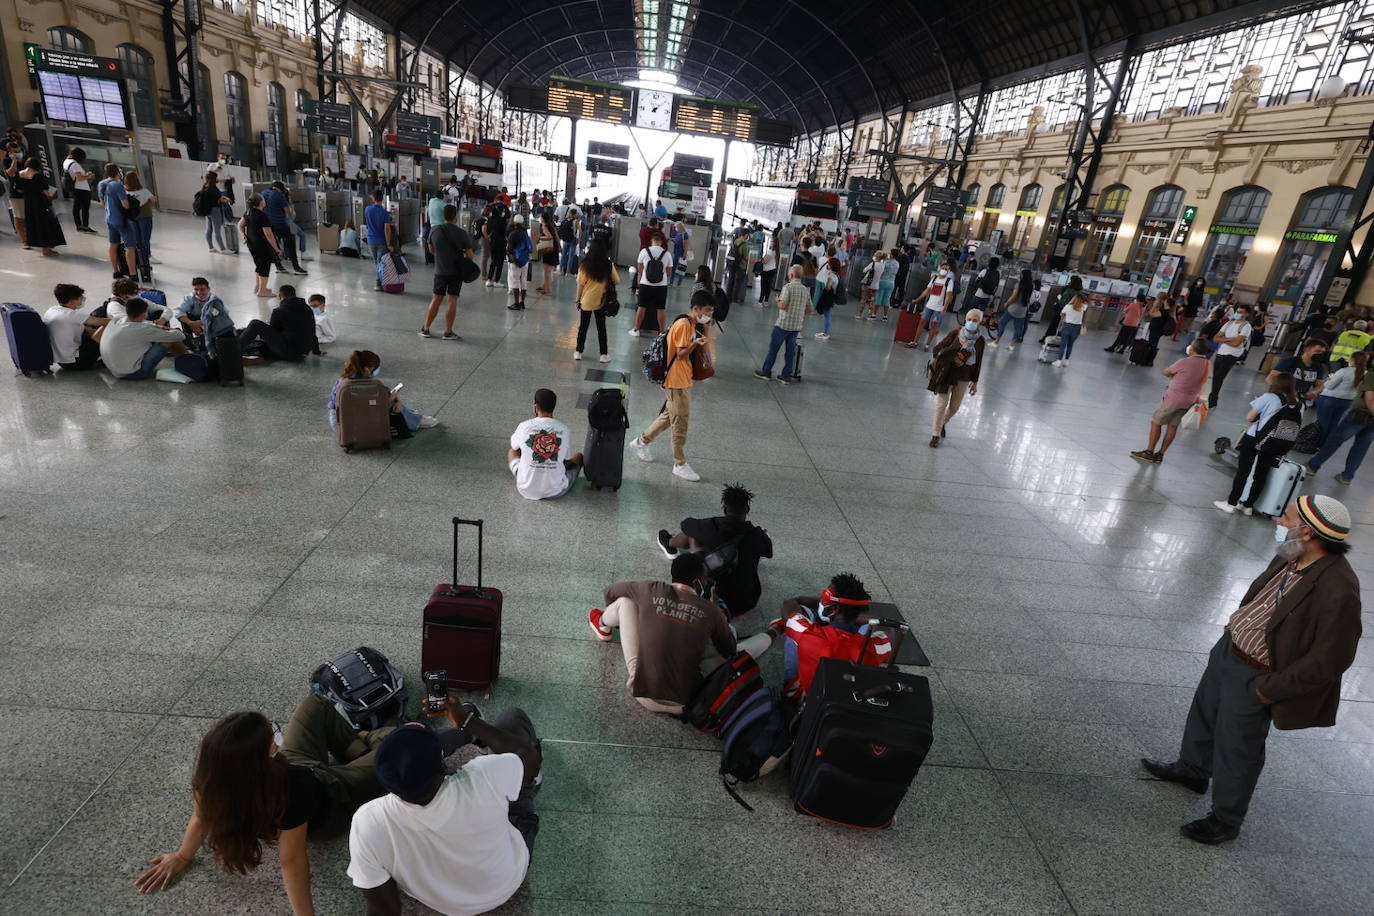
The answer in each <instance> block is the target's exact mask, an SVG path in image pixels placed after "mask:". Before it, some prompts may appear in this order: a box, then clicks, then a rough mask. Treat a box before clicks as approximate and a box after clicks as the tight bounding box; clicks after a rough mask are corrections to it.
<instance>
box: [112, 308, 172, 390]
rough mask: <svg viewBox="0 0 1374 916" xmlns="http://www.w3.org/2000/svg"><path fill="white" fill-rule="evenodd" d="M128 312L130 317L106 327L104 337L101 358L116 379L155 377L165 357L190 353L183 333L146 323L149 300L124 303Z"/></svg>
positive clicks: (132, 379)
mask: <svg viewBox="0 0 1374 916" xmlns="http://www.w3.org/2000/svg"><path fill="white" fill-rule="evenodd" d="M124 309H125V313H126V314H127V316H128V317H126V318H120V319H118V320H116V321H112V322H110V323H109V324H107V325H105V332H104V333H103V334H101V335H100V359H101V361H102V362H104V363H105V368H106V369H109V370H110V372H112V373H113V374H114V377H115V378H122V379H127V380H129V381H134V380H137V379H145V378H152V377H153V375H154V374H155V373H156V372H157V364H158V363H160V362H162V360H163V359H164V358H165V357H168V356H181V355H182V354H183V353H185V352H186V344H184V343H182V333H181V331H180V330H169V329H167V328H161V327H158V326H157V325H155V324H153V323H152V322H151V321H147V320H146V318H147V312H148V300H146V299H140V298H139V297H138V296H135V297H134V298H132V299H130V300H129V301H127V302H125V303H124Z"/></svg>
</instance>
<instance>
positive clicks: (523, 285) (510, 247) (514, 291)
mask: <svg viewBox="0 0 1374 916" xmlns="http://www.w3.org/2000/svg"><path fill="white" fill-rule="evenodd" d="M505 241H506V244H505V246H504V247H503V251H504V252H505V253H506V259H507V260H509V261H510V270H508V271H506V289H507V292H508V295H509V296H510V304H509V305H507V306H506V308H507V309H509V310H510V311H512V312H523V311H524V310H525V295H526V294H527V292H528V290H529V266H530V258H531V257H532V256H533V255H534V242H533V241H531V240H530V234H529V233H528V232H526V231H525V218H524V217H523V216H521V215H520V214H518V213H517V214H516V215H515V216H513V217H511V230H510V232H509V233H508V234H507V235H506V240H505Z"/></svg>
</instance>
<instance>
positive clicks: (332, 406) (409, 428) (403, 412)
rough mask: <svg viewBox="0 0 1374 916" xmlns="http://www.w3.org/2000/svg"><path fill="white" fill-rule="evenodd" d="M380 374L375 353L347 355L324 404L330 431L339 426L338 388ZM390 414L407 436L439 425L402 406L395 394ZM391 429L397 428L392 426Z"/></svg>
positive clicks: (430, 418) (380, 364)
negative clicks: (401, 426)
mask: <svg viewBox="0 0 1374 916" xmlns="http://www.w3.org/2000/svg"><path fill="white" fill-rule="evenodd" d="M381 374H382V358H381V357H380V356H378V355H377V354H376V353H373V352H372V351H371V350H354V351H353V352H352V353H350V354H348V359H346V360H344V365H343V371H342V372H341V373H339V377H338V378H337V379H335V380H334V387H333V388H331V389H329V400H328V401H327V402H325V407H326V408H327V409H328V411H329V428H330V429H335V428H337V427H338V425H339V386H340V385H342V384H343V383H344V382H346V381H348V380H349V379H363V378H377V377H379V376H380V375H381ZM391 413H392V414H393V415H394V416H396V417H399V418H400V420H403V421H404V423H405V428H406V432H407V434H409V433H413V432H415V430H417V429H432V428H433V427H435V426H438V425H439V421H438V420H436V419H435V418H434V417H431V416H429V415H428V414H422V413H420V412H419V411H418V410H411V409H410V408H409V407H407V406H405V405H404V404H402V403H401V399H400V398H399V397H397V396H396V393H395V392H392V394H391ZM392 428H393V429H398V428H399V427H398V426H394V425H393V427H392Z"/></svg>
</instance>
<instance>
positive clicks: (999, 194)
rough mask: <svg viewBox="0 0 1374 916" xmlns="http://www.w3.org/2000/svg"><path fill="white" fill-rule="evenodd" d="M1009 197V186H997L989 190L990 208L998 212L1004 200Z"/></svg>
mask: <svg viewBox="0 0 1374 916" xmlns="http://www.w3.org/2000/svg"><path fill="white" fill-rule="evenodd" d="M1006 196H1007V186H1006V185H1004V184H995V185H993V186H992V187H991V188H988V206H989V207H991V208H993V209H994V210H996V209H997V208H999V207H1001V206H1002V200H1003V198H1005V197H1006Z"/></svg>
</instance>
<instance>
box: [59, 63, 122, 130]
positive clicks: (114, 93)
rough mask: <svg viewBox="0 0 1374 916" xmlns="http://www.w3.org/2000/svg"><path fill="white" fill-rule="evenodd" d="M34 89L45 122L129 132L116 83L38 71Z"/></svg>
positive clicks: (95, 78) (94, 77) (91, 77)
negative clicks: (38, 96)
mask: <svg viewBox="0 0 1374 916" xmlns="http://www.w3.org/2000/svg"><path fill="white" fill-rule="evenodd" d="M38 87H39V89H40V90H41V92H42V94H43V109H44V111H46V112H47V115H48V118H49V120H53V121H67V122H70V123H75V124H94V125H97V126H99V127H113V128H117V129H120V130H128V129H129V118H128V116H127V115H126V114H125V110H124V95H123V93H122V92H121V87H120V85H119V80H109V79H103V78H101V77H98V76H77V75H76V74H74V73H55V72H52V71H48V70H40V71H38Z"/></svg>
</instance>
